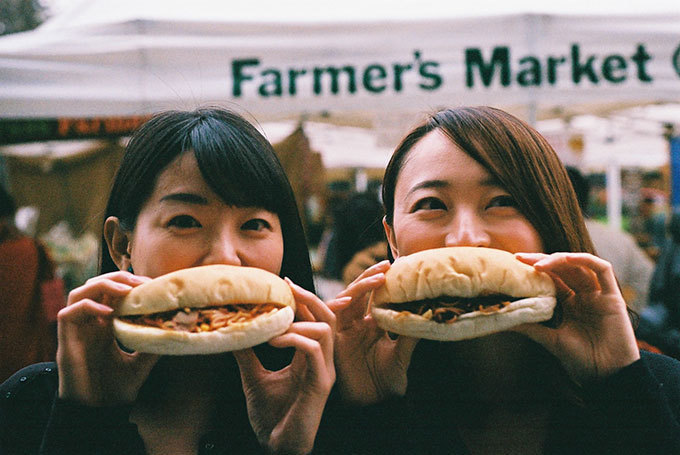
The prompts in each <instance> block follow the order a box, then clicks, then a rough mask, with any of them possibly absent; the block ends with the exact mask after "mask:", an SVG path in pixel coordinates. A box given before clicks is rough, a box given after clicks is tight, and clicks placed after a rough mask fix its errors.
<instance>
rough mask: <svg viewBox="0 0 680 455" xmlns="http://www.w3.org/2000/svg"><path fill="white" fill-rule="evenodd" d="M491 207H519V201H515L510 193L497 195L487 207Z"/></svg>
mask: <svg viewBox="0 0 680 455" xmlns="http://www.w3.org/2000/svg"><path fill="white" fill-rule="evenodd" d="M491 207H515V208H516V207H517V202H515V199H514V198H513V197H512V196H510V195H509V194H505V195H503V196H496V197H494V198H493V199H491V201H490V202H489V204H488V205H487V208H491Z"/></svg>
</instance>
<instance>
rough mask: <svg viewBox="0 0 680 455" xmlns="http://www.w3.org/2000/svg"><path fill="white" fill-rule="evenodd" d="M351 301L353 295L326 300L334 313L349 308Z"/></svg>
mask: <svg viewBox="0 0 680 455" xmlns="http://www.w3.org/2000/svg"><path fill="white" fill-rule="evenodd" d="M351 301H352V297H349V296H347V297H340V298H339V299H338V298H335V299H333V300H329V301H328V302H326V306H328V308H330V309H331V311H332V312H333V313H335V314H338V312H340V311H342V310H344V309H345V308H347V306H348V305H349V303H350V302H351Z"/></svg>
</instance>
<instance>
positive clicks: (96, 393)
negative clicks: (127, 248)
mask: <svg viewBox="0 0 680 455" xmlns="http://www.w3.org/2000/svg"><path fill="white" fill-rule="evenodd" d="M148 280H149V278H145V277H140V276H136V275H133V274H131V273H128V272H112V273H107V274H104V275H100V276H97V277H94V278H91V279H90V280H88V281H87V282H86V283H85V284H84V285H83V286H80V287H79V288H76V289H74V290H73V291H71V293H69V296H68V301H67V306H66V308H64V309H62V310H61V311H60V312H59V314H58V315H57V321H58V330H57V332H58V339H59V347H58V349H57V364H58V366H59V397H60V398H63V399H69V400H75V401H78V402H80V403H83V404H85V405H88V406H113V405H119V404H125V403H131V402H133V401H134V400H135V399H136V397H137V393H138V392H139V388H140V387H141V385H142V384H143V383H144V381H145V380H146V378H147V376H148V375H149V372H150V371H151V368H153V366H154V365H155V363H156V361H157V359H158V357H157V356H154V355H149V354H141V353H134V354H128V353H125V352H123V351H122V350H121V349H120V348H119V347H118V344H117V342H116V340H115V338H114V334H113V312H114V307H115V305H116V304H117V303H118V302H120V300H121V299H122V298H123V297H124V296H125V295H127V293H128V292H130V290H131V289H132V288H134V287H135V286H138V285H140V284H142V283H144V282H145V281H148Z"/></svg>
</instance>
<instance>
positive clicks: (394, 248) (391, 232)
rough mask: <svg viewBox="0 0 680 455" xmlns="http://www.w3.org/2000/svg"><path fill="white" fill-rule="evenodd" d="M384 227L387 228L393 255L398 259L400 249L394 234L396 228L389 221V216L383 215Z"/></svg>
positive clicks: (386, 231) (386, 233)
mask: <svg viewBox="0 0 680 455" xmlns="http://www.w3.org/2000/svg"><path fill="white" fill-rule="evenodd" d="M382 222H383V227H384V228H385V235H386V236H387V243H388V244H389V245H390V251H391V252H392V257H393V258H394V259H397V258H398V257H399V249H398V248H397V241H396V239H395V236H394V229H392V226H390V225H389V224H388V223H387V217H383V220H382Z"/></svg>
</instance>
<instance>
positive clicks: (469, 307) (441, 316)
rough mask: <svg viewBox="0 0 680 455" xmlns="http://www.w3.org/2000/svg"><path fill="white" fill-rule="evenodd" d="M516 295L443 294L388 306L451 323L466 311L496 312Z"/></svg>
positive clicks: (404, 312) (404, 313) (508, 303)
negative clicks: (458, 295) (464, 295)
mask: <svg viewBox="0 0 680 455" xmlns="http://www.w3.org/2000/svg"><path fill="white" fill-rule="evenodd" d="M514 300H518V298H515V297H509V296H507V295H501V294H493V295H486V296H479V297H471V298H463V297H450V296H442V297H439V298H436V299H425V300H417V301H415V302H404V303H393V304H390V305H388V306H387V308H389V309H390V310H393V311H397V312H399V314H400V315H403V316H406V315H408V314H417V315H419V316H422V317H424V318H425V319H430V320H432V321H435V322H443V323H451V322H454V321H455V320H456V319H458V317H459V316H460V315H462V314H465V313H472V312H473V311H481V312H482V313H494V312H496V311H499V310H501V309H502V308H504V307H506V306H508V305H510V303H511V302H513V301H514Z"/></svg>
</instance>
